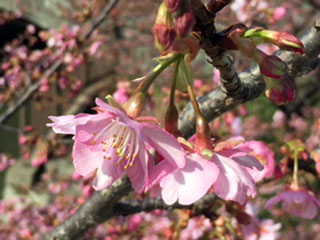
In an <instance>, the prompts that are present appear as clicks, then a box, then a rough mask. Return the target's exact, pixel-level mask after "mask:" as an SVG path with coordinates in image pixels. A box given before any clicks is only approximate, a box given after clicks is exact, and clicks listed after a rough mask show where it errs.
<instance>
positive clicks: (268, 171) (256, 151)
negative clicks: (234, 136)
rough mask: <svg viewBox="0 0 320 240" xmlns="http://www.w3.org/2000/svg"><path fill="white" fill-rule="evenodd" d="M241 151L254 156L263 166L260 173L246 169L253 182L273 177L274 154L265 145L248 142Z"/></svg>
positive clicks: (253, 169) (258, 142)
mask: <svg viewBox="0 0 320 240" xmlns="http://www.w3.org/2000/svg"><path fill="white" fill-rule="evenodd" d="M241 149H242V150H243V151H247V152H248V153H250V154H251V155H253V156H255V157H256V158H257V159H258V160H259V161H260V162H261V163H262V165H263V166H264V169H263V170H261V171H258V170H257V169H255V168H247V171H248V172H249V174H250V175H251V176H252V178H253V179H254V181H255V182H260V181H262V179H263V178H271V177H272V176H273V172H274V169H275V159H274V152H273V151H272V150H271V149H270V148H269V147H268V145H267V144H265V143H264V142H261V141H248V142H246V143H245V145H244V146H243V147H242V148H241Z"/></svg>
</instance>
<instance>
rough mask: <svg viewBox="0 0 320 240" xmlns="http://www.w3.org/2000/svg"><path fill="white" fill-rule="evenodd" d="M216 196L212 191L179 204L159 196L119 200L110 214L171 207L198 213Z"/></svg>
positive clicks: (215, 198)
mask: <svg viewBox="0 0 320 240" xmlns="http://www.w3.org/2000/svg"><path fill="white" fill-rule="evenodd" d="M217 199H218V198H217V196H216V195H215V194H213V193H211V194H208V195H206V196H204V197H203V198H201V199H200V200H199V201H197V202H196V203H194V204H191V205H181V204H178V203H175V204H173V205H170V206H169V205H166V204H165V203H164V201H163V200H162V199H161V198H154V199H145V200H125V201H120V202H119V203H117V204H116V205H114V207H113V212H112V216H111V217H114V216H127V215H131V214H135V213H139V212H151V211H153V210H156V209H162V210H167V211H171V210H173V209H190V210H192V212H193V214H194V215H200V214H202V213H203V212H204V211H205V210H207V209H208V208H210V207H211V206H212V205H213V204H214V202H215V201H216V200H217Z"/></svg>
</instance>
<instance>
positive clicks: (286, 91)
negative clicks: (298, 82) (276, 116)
mask: <svg viewBox="0 0 320 240" xmlns="http://www.w3.org/2000/svg"><path fill="white" fill-rule="evenodd" d="M263 79H264V81H265V83H266V85H267V89H266V91H265V94H266V96H267V97H268V98H269V100H270V101H271V102H272V103H274V104H277V105H281V104H286V103H289V102H292V101H293V99H294V98H295V96H296V89H295V85H294V83H293V82H292V80H291V79H290V78H289V77H288V76H285V77H283V78H281V79H274V78H269V77H265V76H264V77H263Z"/></svg>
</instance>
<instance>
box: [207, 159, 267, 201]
mask: <svg viewBox="0 0 320 240" xmlns="http://www.w3.org/2000/svg"><path fill="white" fill-rule="evenodd" d="M215 156H216V158H215V161H214V162H215V163H216V164H217V166H218V168H219V170H220V173H219V175H218V178H217V181H216V182H215V183H214V184H213V189H214V191H215V193H216V194H217V196H218V197H220V198H222V199H224V200H227V201H228V200H232V201H236V202H238V203H240V204H241V205H243V204H245V202H246V201H247V197H252V198H254V197H255V196H256V194H257V191H256V187H255V183H254V180H253V179H252V177H251V176H250V174H249V173H248V172H247V171H246V169H245V165H244V163H242V162H241V161H237V160H236V159H232V158H229V157H226V156H223V155H220V154H216V155H215ZM238 160H239V159H238ZM255 161H257V160H255ZM247 166H250V167H253V166H254V165H251V164H249V165H247ZM260 169H261V168H260Z"/></svg>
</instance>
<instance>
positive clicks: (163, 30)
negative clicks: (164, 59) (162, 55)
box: [153, 24, 176, 52]
mask: <svg viewBox="0 0 320 240" xmlns="http://www.w3.org/2000/svg"><path fill="white" fill-rule="evenodd" d="M153 33H154V36H155V44H156V47H157V48H158V49H159V51H160V52H163V51H165V50H167V49H168V48H169V47H170V46H171V45H172V43H173V41H174V39H175V37H176V32H175V30H174V29H173V28H172V27H170V26H168V25H163V24H156V25H155V26H154V27H153Z"/></svg>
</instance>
